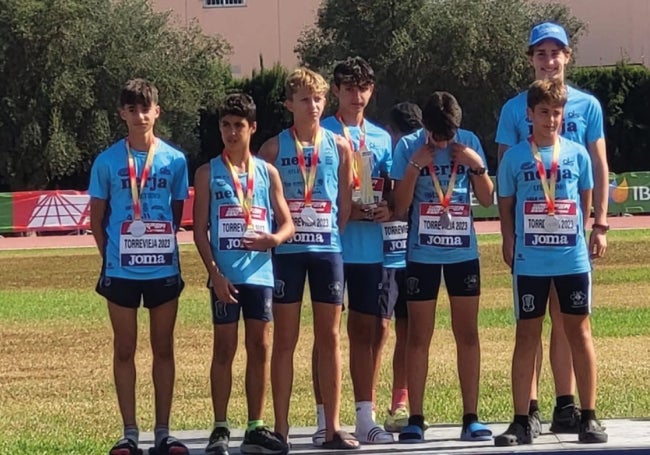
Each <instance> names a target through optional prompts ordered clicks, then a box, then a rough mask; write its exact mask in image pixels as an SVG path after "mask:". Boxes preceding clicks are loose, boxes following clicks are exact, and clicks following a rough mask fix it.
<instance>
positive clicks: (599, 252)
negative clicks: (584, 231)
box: [589, 229, 607, 259]
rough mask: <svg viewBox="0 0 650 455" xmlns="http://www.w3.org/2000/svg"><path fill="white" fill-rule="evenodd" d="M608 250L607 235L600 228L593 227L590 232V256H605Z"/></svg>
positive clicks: (593, 257)
mask: <svg viewBox="0 0 650 455" xmlns="http://www.w3.org/2000/svg"><path fill="white" fill-rule="evenodd" d="M605 250H607V235H606V234H605V233H604V232H602V231H601V230H599V229H592V230H591V234H589V256H590V257H591V259H598V258H602V257H603V256H605Z"/></svg>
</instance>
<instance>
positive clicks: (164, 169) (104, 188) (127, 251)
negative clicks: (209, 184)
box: [88, 139, 189, 280]
mask: <svg viewBox="0 0 650 455" xmlns="http://www.w3.org/2000/svg"><path fill="white" fill-rule="evenodd" d="M131 152H132V154H133V158H134V164H135V175H136V177H137V178H136V182H137V185H138V188H140V186H141V185H140V183H141V182H140V176H141V175H142V170H143V168H144V167H145V161H146V158H147V151H139V150H133V149H131ZM88 193H89V194H90V196H91V197H93V198H97V199H103V200H105V201H106V202H107V207H106V214H105V219H104V220H103V225H104V231H105V234H106V246H105V248H104V263H103V265H102V267H103V271H104V274H105V275H106V276H109V277H114V278H126V279H132V280H149V279H156V278H165V277H169V276H174V275H178V273H179V266H178V247H177V245H176V229H177V228H178V226H174V225H173V214H172V209H171V203H172V201H182V200H185V199H187V197H188V195H189V191H188V183H187V161H186V159H185V155H184V154H183V153H182V152H181V151H179V150H177V149H175V148H173V147H172V146H170V145H169V144H167V143H165V142H164V141H162V140H160V139H156V145H155V149H154V156H153V161H152V164H151V169H150V171H149V175H148V177H147V182H146V184H145V185H143V188H142V193H140V196H139V200H140V205H141V211H142V213H141V216H142V220H143V221H144V223H145V225H146V228H145V229H143V231H144V232H137V233H134V231H133V230H131V229H130V228H129V226H130V224H131V221H132V220H133V219H134V218H133V216H134V209H133V196H132V193H131V183H130V178H129V164H128V154H127V147H126V141H125V139H122V140H120V141H118V142H116V143H115V144H113V145H111V146H110V147H109V148H108V149H106V150H104V151H103V152H102V153H100V154H99V155H98V156H97V158H96V159H95V162H94V163H93V166H92V170H91V173H90V186H89V187H88Z"/></svg>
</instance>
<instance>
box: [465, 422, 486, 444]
mask: <svg viewBox="0 0 650 455" xmlns="http://www.w3.org/2000/svg"><path fill="white" fill-rule="evenodd" d="M460 439H461V441H469V442H475V441H491V440H492V430H490V429H489V428H488V427H487V426H485V425H484V424H482V423H481V422H479V421H478V420H477V421H474V422H472V423H470V424H469V425H468V426H467V428H465V429H464V430H461V433H460Z"/></svg>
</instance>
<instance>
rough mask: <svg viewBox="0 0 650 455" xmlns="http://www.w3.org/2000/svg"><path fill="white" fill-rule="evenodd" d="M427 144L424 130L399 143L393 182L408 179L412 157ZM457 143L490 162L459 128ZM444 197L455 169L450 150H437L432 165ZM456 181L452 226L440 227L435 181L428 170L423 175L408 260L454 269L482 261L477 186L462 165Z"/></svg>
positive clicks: (417, 188) (415, 197)
mask: <svg viewBox="0 0 650 455" xmlns="http://www.w3.org/2000/svg"><path fill="white" fill-rule="evenodd" d="M426 140H427V134H426V131H425V130H424V129H420V130H418V131H416V132H415V133H413V134H410V135H408V136H404V137H403V138H402V139H400V141H399V142H398V143H397V146H396V148H395V153H394V155H393V169H392V171H391V177H392V178H393V179H394V180H403V179H404V174H405V173H406V169H407V167H408V166H409V164H408V163H409V161H410V160H411V157H412V156H413V154H414V153H415V152H416V151H417V150H418V149H419V148H420V147H422V146H423V145H424V144H425V143H426ZM453 141H454V142H458V143H460V144H463V145H466V146H467V147H470V148H472V149H474V150H475V151H476V153H478V154H479V155H480V157H481V158H482V159H483V162H484V163H485V162H486V160H485V153H484V152H483V147H481V143H480V141H479V139H478V137H477V136H476V135H475V134H474V133H472V132H471V131H467V130H463V129H459V130H458V131H457V132H456V136H455V137H454V139H453ZM431 168H432V169H433V172H435V175H436V176H437V178H438V180H439V182H440V185H441V188H442V190H443V193H446V191H447V188H448V186H449V182H450V179H451V175H452V170H453V168H454V163H453V161H452V160H451V146H449V147H447V148H445V149H438V150H436V152H435V155H434V158H433V163H432V165H431ZM457 168H458V169H457V174H456V178H455V181H454V187H453V192H452V193H451V202H450V205H449V208H448V209H449V213H450V215H451V222H450V224H448V225H445V224H443V223H442V222H441V217H442V215H443V207H442V204H441V202H442V201H440V199H439V197H438V194H437V192H436V189H435V186H434V183H433V181H432V179H431V172H430V170H429V167H424V168H423V169H422V171H420V175H419V176H418V180H417V182H416V184H415V192H414V194H413V203H412V205H413V210H412V211H411V226H410V232H409V249H408V258H409V261H413V262H419V263H424V264H455V263H458V262H465V261H470V260H473V259H476V258H478V246H477V243H476V233H475V231H474V222H473V218H472V208H471V195H472V186H471V181H470V177H469V174H468V172H467V171H468V170H469V169H468V168H466V167H465V166H463V165H458V167H457Z"/></svg>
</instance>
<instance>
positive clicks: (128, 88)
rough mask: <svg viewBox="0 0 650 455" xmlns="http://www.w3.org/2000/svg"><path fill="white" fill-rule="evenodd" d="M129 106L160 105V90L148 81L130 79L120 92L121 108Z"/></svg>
mask: <svg viewBox="0 0 650 455" xmlns="http://www.w3.org/2000/svg"><path fill="white" fill-rule="evenodd" d="M129 104H133V105H135V104H139V105H141V106H153V105H154V104H158V89H157V88H156V86H155V85H153V84H152V83H151V82H149V81H148V80H146V79H141V78H136V79H130V80H128V81H127V82H126V84H124V87H123V88H122V91H121V92H120V107H123V106H126V105H129Z"/></svg>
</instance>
